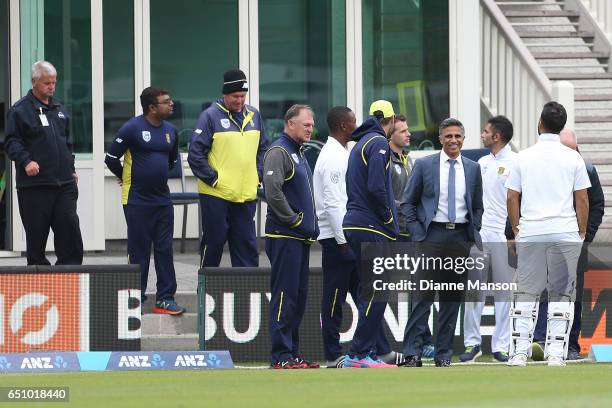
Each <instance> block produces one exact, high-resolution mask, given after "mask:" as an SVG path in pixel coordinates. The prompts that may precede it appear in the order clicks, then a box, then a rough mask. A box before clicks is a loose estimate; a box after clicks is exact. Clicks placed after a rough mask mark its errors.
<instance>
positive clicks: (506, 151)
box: [491, 143, 512, 159]
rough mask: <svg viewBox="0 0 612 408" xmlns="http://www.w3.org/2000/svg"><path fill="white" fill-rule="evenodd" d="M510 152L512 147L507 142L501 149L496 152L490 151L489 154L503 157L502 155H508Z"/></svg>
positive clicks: (497, 157)
mask: <svg viewBox="0 0 612 408" xmlns="http://www.w3.org/2000/svg"><path fill="white" fill-rule="evenodd" d="M511 152H512V148H511V147H510V143H508V144H506V145H505V146H504V147H502V149H501V150H500V151H499V152H497V154H493V153H491V156H493V157H494V158H496V159H503V158H504V157H506V156H508V155H509V154H510V153H511Z"/></svg>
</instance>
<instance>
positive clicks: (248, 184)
mask: <svg viewBox="0 0 612 408" xmlns="http://www.w3.org/2000/svg"><path fill="white" fill-rule="evenodd" d="M248 90H249V86H248V82H247V79H246V75H245V74H244V72H242V71H240V70H238V69H232V70H229V71H227V72H225V74H224V75H223V96H222V97H221V98H219V99H218V100H217V101H216V103H213V104H212V105H211V106H210V107H209V108H208V109H206V110H205V111H204V112H202V113H201V114H200V117H199V118H198V122H197V124H196V126H195V130H194V131H193V135H192V136H191V143H190V145H189V156H188V158H187V161H188V162H189V166H190V167H191V170H192V171H193V174H194V175H196V177H197V178H198V192H199V193H200V208H201V211H202V231H203V234H202V242H201V245H200V252H201V256H202V259H201V266H202V267H205V266H213V267H214V266H219V263H220V262H221V255H222V254H223V247H224V245H225V242H226V241H228V242H229V249H230V257H231V262H232V266H258V264H259V256H258V253H257V242H256V239H255V222H254V220H253V218H254V216H255V204H256V196H257V186H258V184H259V183H260V182H261V179H262V178H261V177H262V175H261V173H262V169H263V155H264V152H265V151H266V149H267V146H268V140H267V138H266V133H265V130H264V127H263V120H262V118H261V115H260V114H259V111H258V110H257V109H255V108H254V107H252V106H250V105H247V104H246V103H245V99H246V95H247V92H248Z"/></svg>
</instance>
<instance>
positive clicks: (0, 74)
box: [0, 0, 11, 251]
mask: <svg viewBox="0 0 612 408" xmlns="http://www.w3.org/2000/svg"><path fill="white" fill-rule="evenodd" d="M8 11H9V10H8V0H0V251H1V250H6V249H7V248H8V245H9V244H10V222H8V220H9V217H8V214H10V212H9V211H8V209H9V201H10V193H9V192H10V189H9V192H7V191H6V186H7V185H9V186H10V182H7V180H8V179H9V178H10V174H11V167H10V162H8V163H7V160H6V155H5V154H4V137H5V136H6V133H5V129H6V112H7V110H8V108H9V107H10V104H11V103H10V97H9V89H10V87H9V76H10V75H9V71H10V65H9V44H8V41H9V24H8V23H9V21H8V15H9V12H8Z"/></svg>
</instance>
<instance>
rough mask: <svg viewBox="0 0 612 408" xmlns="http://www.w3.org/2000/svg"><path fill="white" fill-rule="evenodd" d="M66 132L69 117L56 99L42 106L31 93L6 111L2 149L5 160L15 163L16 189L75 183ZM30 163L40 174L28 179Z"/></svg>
mask: <svg viewBox="0 0 612 408" xmlns="http://www.w3.org/2000/svg"><path fill="white" fill-rule="evenodd" d="M41 114H42V115H44V117H45V118H46V121H45V119H42V118H41ZM43 122H45V123H43ZM46 124H47V125H48V126H45V125H46ZM69 129H70V125H69V118H68V113H67V112H66V109H64V107H63V106H62V104H61V103H60V101H58V100H57V99H55V98H50V99H49V104H48V105H45V104H44V103H42V102H41V101H39V100H38V99H36V97H35V96H34V95H33V94H32V91H31V90H30V91H29V92H28V94H27V95H26V96H24V97H23V98H21V99H20V100H18V101H17V102H16V103H15V104H14V105H13V106H12V107H11V108H10V109H9V111H8V114H7V122H6V138H5V139H4V145H5V149H6V153H7V154H8V157H9V158H10V159H11V160H12V161H14V162H15V173H16V176H17V177H16V180H15V181H16V186H17V188H18V189H21V188H28V187H38V186H62V185H65V184H69V183H74V182H75V181H74V177H73V173H74V172H75V169H74V155H73V154H72V141H71V139H70V130H69ZM32 161H35V162H36V163H38V165H39V167H40V172H39V173H38V175H36V176H32V177H30V176H28V175H27V174H26V172H25V168H26V166H27V165H28V164H29V163H30V162H32Z"/></svg>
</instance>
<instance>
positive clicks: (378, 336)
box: [344, 230, 391, 358]
mask: <svg viewBox="0 0 612 408" xmlns="http://www.w3.org/2000/svg"><path fill="white" fill-rule="evenodd" d="M344 235H345V236H346V240H347V241H348V243H349V245H350V246H351V249H352V250H353V253H354V254H355V258H356V264H357V265H359V264H360V263H361V244H362V243H365V242H390V240H389V239H387V238H386V237H384V236H383V235H380V234H377V233H375V232H369V231H362V230H345V231H344ZM354 273H355V274H357V275H358V274H359V267H358V266H357V267H356V268H355V272H354ZM358 292H359V293H358V295H357V301H356V303H357V312H358V313H359V317H358V319H359V320H358V321H357V328H356V329H355V334H354V335H353V341H352V343H351V347H350V350H349V355H350V356H351V357H357V358H364V357H366V356H367V355H368V354H370V353H374V354H381V355H382V354H387V353H389V352H390V351H391V347H390V346H389V342H388V341H387V339H386V337H385V335H384V331H383V324H382V322H383V316H384V314H385V309H386V308H387V302H386V301H373V295H372V293H371V291H369V290H366V288H360V289H359V291H358Z"/></svg>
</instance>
